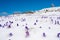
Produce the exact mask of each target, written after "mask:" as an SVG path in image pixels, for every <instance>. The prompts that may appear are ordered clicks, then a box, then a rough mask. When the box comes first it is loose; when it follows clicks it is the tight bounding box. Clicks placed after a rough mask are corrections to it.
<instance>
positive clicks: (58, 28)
mask: <svg viewBox="0 0 60 40" xmlns="http://www.w3.org/2000/svg"><path fill="white" fill-rule="evenodd" d="M46 9H47V10H48V11H46ZM46 9H42V10H39V11H36V12H34V13H27V14H13V15H8V16H2V17H0V40H60V11H59V10H60V7H53V8H46Z"/></svg>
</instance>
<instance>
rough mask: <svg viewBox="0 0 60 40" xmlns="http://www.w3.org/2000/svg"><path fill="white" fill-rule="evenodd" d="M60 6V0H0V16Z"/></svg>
mask: <svg viewBox="0 0 60 40" xmlns="http://www.w3.org/2000/svg"><path fill="white" fill-rule="evenodd" d="M52 3H54V4H55V6H60V0H0V15H3V13H6V12H7V14H12V13H13V12H15V11H20V12H25V11H31V10H33V11H35V10H40V9H43V8H48V7H51V4H52Z"/></svg>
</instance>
